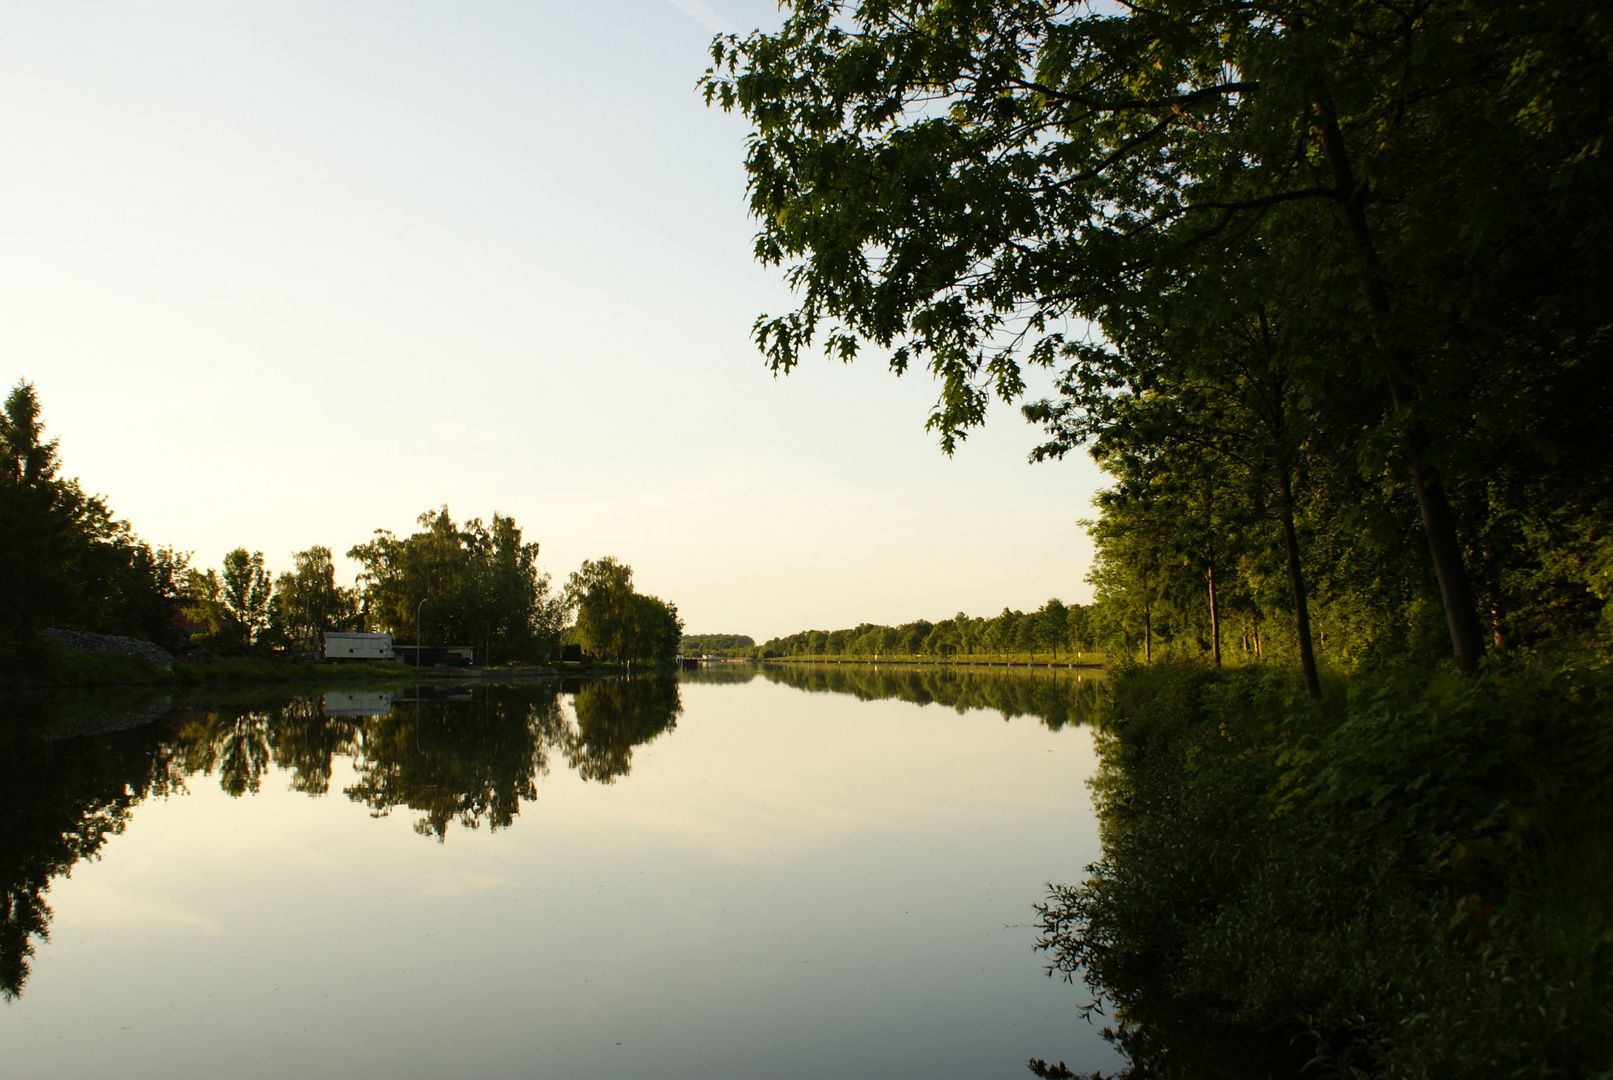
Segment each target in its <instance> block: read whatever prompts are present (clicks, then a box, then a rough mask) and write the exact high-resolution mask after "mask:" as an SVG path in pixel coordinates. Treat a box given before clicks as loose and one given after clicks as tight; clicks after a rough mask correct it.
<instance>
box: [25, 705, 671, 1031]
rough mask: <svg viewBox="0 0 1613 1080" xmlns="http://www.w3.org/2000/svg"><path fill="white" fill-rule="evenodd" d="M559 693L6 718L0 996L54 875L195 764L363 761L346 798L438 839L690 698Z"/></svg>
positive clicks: (45, 919)
mask: <svg viewBox="0 0 1613 1080" xmlns="http://www.w3.org/2000/svg"><path fill="white" fill-rule="evenodd" d="M559 698H560V691H559V689H558V688H557V687H555V686H553V685H539V686H528V687H519V688H511V687H500V688H483V689H480V690H478V691H477V692H476V694H475V697H474V699H473V700H463V701H432V700H430V699H429V698H428V699H425V700H421V701H418V702H416V701H410V700H408V698H407V697H405V698H403V699H401V700H399V701H398V702H396V704H395V705H394V707H393V708H392V710H391V713H390V714H389V715H387V716H376V717H368V718H364V719H362V720H353V719H344V718H338V717H329V716H326V715H325V714H324V709H323V703H322V700H321V698H320V697H319V696H317V695H314V696H308V695H304V696H300V697H294V698H290V699H285V698H280V699H278V700H274V699H270V700H268V701H265V700H264V699H262V698H261V697H259V698H257V699H255V700H249V701H247V702H246V703H244V704H243V703H237V704H228V705H209V706H200V707H191V708H182V709H181V710H180V711H179V712H178V713H177V714H171V715H170V716H169V718H168V719H167V720H166V721H165V722H162V723H145V724H144V725H143V726H138V727H130V728H128V729H127V730H121V731H111V732H102V733H100V734H91V735H83V736H80V737H74V738H70V739H61V740H58V741H56V742H52V741H49V740H47V739H45V738H43V737H42V732H46V731H67V730H75V731H76V730H86V729H88V730H91V731H94V730H98V728H99V726H101V725H104V724H106V723H107V722H108V720H107V717H106V716H102V715H101V713H102V712H105V711H106V710H105V709H102V710H101V711H100V712H97V711H96V709H94V708H91V709H90V710H89V712H88V713H84V715H82V716H80V715H78V714H77V713H74V714H73V715H70V716H66V717H65V718H64V716H63V715H57V714H56V713H48V715H47V714H44V713H42V714H41V717H36V718H35V721H36V722H29V723H24V722H22V721H20V720H18V721H16V722H10V721H11V720H12V719H13V718H8V722H7V723H5V724H0V820H3V821H4V822H5V827H4V828H3V829H0V996H3V997H4V998H6V999H8V1000H9V999H11V998H15V997H16V996H17V995H18V994H19V993H21V990H22V986H23V983H24V982H25V981H26V980H27V978H28V973H29V959H30V957H32V956H33V954H34V945H35V942H36V941H39V940H46V939H48V935H49V925H50V917H51V912H50V907H49V905H47V904H46V903H45V899H44V896H45V893H46V890H47V889H48V888H49V885H50V882H51V880H52V879H53V878H55V877H58V876H60V875H63V874H67V873H69V872H70V871H71V869H72V867H73V866H74V864H76V863H77V862H78V861H79V860H81V859H91V858H96V857H98V856H99V854H100V852H101V850H102V848H103V847H104V846H105V844H106V842H107V840H108V839H109V838H110V837H112V836H114V835H116V834H117V833H120V832H122V831H123V828H124V826H125V824H126V823H127V821H128V819H129V814H130V810H131V808H132V807H133V806H135V805H136V804H137V803H139V802H140V801H141V800H142V799H145V798H147V797H150V796H152V795H165V794H167V793H169V792H170V791H173V790H176V789H177V790H182V789H183V785H184V781H185V778H187V777H190V776H194V775H198V774H201V775H207V776H213V775H217V777H218V782H219V786H220V787H221V788H222V789H223V790H224V791H225V792H227V793H229V794H230V795H232V796H235V797H240V796H242V795H247V794H254V793H256V792H258V791H260V790H261V788H262V786H263V783H264V779H265V777H266V776H267V775H268V774H269V773H270V772H271V771H272V770H273V769H275V768H278V769H280V770H282V771H284V772H287V773H289V774H290V787H291V789H292V790H294V791H299V792H304V793H306V794H309V795H323V794H325V793H327V792H328V791H329V790H330V785H331V779H332V773H333V764H334V761H335V759H336V758H337V757H341V756H349V757H351V758H352V761H353V768H354V771H355V772H356V773H357V779H356V780H355V781H354V782H353V783H352V784H351V785H350V786H348V787H347V788H345V789H344V791H345V793H346V795H347V796H348V797H349V798H351V799H354V800H355V801H358V802H362V803H364V804H365V805H366V806H368V807H369V808H370V810H371V811H372V812H373V813H374V814H376V815H377V816H381V815H384V814H387V813H390V812H391V811H392V810H393V809H395V808H396V807H399V806H406V807H408V808H409V809H410V810H413V811H416V812H418V813H419V814H420V815H421V816H420V818H419V820H418V821H417V822H416V824H415V831H416V832H419V833H421V834H422V835H425V836H435V837H436V838H437V839H438V840H439V841H442V840H443V839H444V838H445V837H446V836H447V832H448V829H449V827H450V826H451V825H452V824H453V823H454V822H455V821H457V822H459V823H460V824H461V825H463V826H465V827H467V828H477V827H478V826H479V825H480V824H481V822H483V821H486V822H487V823H488V826H489V828H491V829H499V828H503V827H505V826H507V825H509V824H511V823H512V822H513V821H514V820H515V817H516V815H517V814H518V813H519V811H520V808H521V803H522V802H523V801H526V802H531V801H532V800H534V799H536V798H537V794H538V792H537V779H538V777H539V776H541V775H544V774H546V773H547V772H548V771H549V754H550V752H551V751H553V750H559V751H560V752H561V753H563V754H564V755H565V757H566V759H567V760H568V762H569V763H570V764H571V766H572V767H573V768H575V769H576V770H577V772H578V773H579V774H580V775H581V776H582V777H584V778H585V779H588V780H597V781H600V782H603V783H609V782H611V781H612V780H614V779H615V778H617V777H619V776H625V775H627V773H628V771H629V769H630V768H631V766H632V753H633V747H635V746H638V745H640V744H643V743H645V742H648V741H650V740H651V739H654V738H655V737H656V736H658V735H660V734H661V733H662V732H664V731H667V730H670V729H671V728H672V727H673V726H674V725H675V723H676V720H677V716H678V714H679V713H680V712H682V705H681V703H680V701H679V697H678V688H677V683H676V682H675V681H674V680H672V679H670V678H662V679H634V680H632V681H631V682H607V683H593V684H589V685H585V686H583V687H582V688H581V689H579V690H578V691H577V693H576V695H575V699H574V708H575V711H576V717H577V720H576V724H575V725H573V724H572V723H571V722H570V721H569V720H568V718H567V716H566V713H565V712H564V711H563V710H562V709H561V708H560V704H559ZM108 707H109V708H112V709H113V711H114V712H117V711H118V709H119V706H118V705H117V704H115V703H114V704H113V705H111V706H108ZM165 707H166V706H165ZM125 711H126V710H125ZM47 712H48V710H47ZM58 712H59V710H58ZM79 712H83V710H82V709H80V710H79ZM108 715H111V714H108ZM116 719H117V718H116V717H114V718H113V720H114V721H116Z"/></svg>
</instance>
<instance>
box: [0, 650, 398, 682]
mask: <svg viewBox="0 0 1613 1080" xmlns="http://www.w3.org/2000/svg"><path fill="white" fill-rule="evenodd" d="M412 676H413V669H411V668H409V667H406V666H404V665H403V664H397V663H392V662H387V661H377V662H374V663H358V664H294V663H285V662H281V661H275V660H263V659H258V658H254V657H242V658H235V659H228V660H208V661H196V662H193V661H186V660H175V661H174V663H173V665H172V667H169V666H165V665H162V664H155V663H152V662H151V661H149V660H145V659H142V658H141V657H138V656H126V655H123V654H121V653H83V652H69V651H68V650H66V649H63V648H61V647H59V646H56V645H45V646H43V647H41V648H39V649H37V650H36V651H34V652H33V653H31V654H30V655H29V656H27V657H26V658H24V659H20V660H18V661H17V662H15V663H13V664H12V665H11V666H10V668H9V670H7V671H6V672H5V673H4V674H3V675H0V687H10V688H24V687H35V688H37V687H71V686H194V685H201V684H214V683H313V682H322V683H323V682H329V683H344V682H376V681H395V680H398V679H408V678H411V677H412Z"/></svg>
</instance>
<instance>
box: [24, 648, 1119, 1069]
mask: <svg viewBox="0 0 1613 1080" xmlns="http://www.w3.org/2000/svg"><path fill="white" fill-rule="evenodd" d="M682 700H683V706H684V712H683V714H682V715H681V716H680V717H679V718H678V720H677V726H676V728H675V729H674V730H671V731H669V732H666V733H664V734H662V735H661V736H660V737H659V738H656V739H654V740H652V741H650V742H647V743H643V744H641V745H638V746H637V747H635V748H634V749H633V754H632V765H631V773H630V775H627V776H622V777H618V778H617V779H616V780H615V782H614V783H611V784H599V783H587V782H584V781H582V780H581V779H579V778H578V776H577V775H576V774H575V773H573V772H572V771H570V770H569V769H567V768H566V766H565V762H564V759H563V756H562V755H558V754H551V755H550V756H549V761H550V770H551V771H550V772H549V774H548V775H546V776H543V777H540V778H539V780H538V785H537V787H538V801H537V803H536V804H535V805H531V804H526V805H523V807H522V810H521V813H520V814H519V816H518V817H516V818H515V820H514V822H513V823H512V824H511V825H510V826H509V827H508V828H505V829H501V830H500V831H498V832H497V833H490V831H489V830H488V829H487V828H485V827H483V828H479V829H475V830H469V829H464V828H461V827H459V826H457V825H455V826H453V827H451V829H450V830H449V832H448V833H447V836H446V841H445V842H444V843H441V844H439V843H437V842H436V841H435V840H434V839H430V838H426V837H422V836H420V835H417V834H416V832H415V831H413V827H412V826H413V822H414V821H415V820H417V818H418V816H419V815H417V814H414V813H412V812H410V811H409V810H408V809H407V808H401V807H400V808H399V809H397V810H395V811H394V812H393V813H392V814H391V815H390V816H388V817H384V818H380V819H376V818H372V817H371V816H370V813H369V810H368V809H367V808H366V807H364V806H363V805H361V804H358V803H355V802H353V801H351V800H349V799H348V798H347V797H345V796H344V795H343V794H342V793H341V792H342V790H343V788H345V787H348V786H350V785H351V784H352V783H353V782H354V779H355V777H354V775H353V773H352V770H351V766H350V764H349V763H348V761H347V759H345V758H338V759H337V763H336V767H335V772H334V774H333V775H332V777H331V784H330V791H331V792H332V794H330V795H327V796H324V797H321V798H310V797H308V796H307V795H303V794H300V793H296V792H292V791H290V790H288V786H287V776H286V774H283V773H273V774H271V775H269V776H268V777H267V778H266V779H265V781H264V783H263V786H262V791H261V793H260V794H258V795H256V796H247V797H244V798H241V799H232V798H230V797H228V796H227V795H225V794H224V793H223V792H221V791H220V789H219V786H218V782H217V779H216V777H213V778H210V777H206V776H201V775H198V776H194V777H192V778H191V779H190V780H189V781H188V787H189V790H190V794H188V795H180V796H175V797H173V798H170V799H168V800H166V801H161V800H154V801H152V802H149V803H146V804H143V805H141V806H139V807H138V808H136V810H135V812H134V815H133V820H132V822H131V824H130V826H129V828H128V831H127V832H126V833H125V834H124V835H123V836H120V837H115V838H113V839H112V840H111V841H110V842H109V843H108V844H107V846H106V847H105V848H104V849H103V854H104V859H103V861H101V862H96V863H80V864H79V865H78V866H77V867H75V869H74V871H73V874H72V877H71V878H70V879H65V880H58V881H57V882H56V883H55V885H54V886H53V888H52V890H51V892H50V894H49V900H50V902H51V906H52V907H53V909H54V911H55V918H54V920H53V924H52V940H51V941H50V942H49V943H46V944H41V945H40V946H39V948H38V954H37V956H36V957H35V960H34V963H33V975H32V976H31V978H30V979H29V982H28V984H27V986H26V987H25V989H24V991H23V994H22V996H21V998H20V999H18V1000H17V1001H15V1002H13V1003H11V1004H10V1005H9V1006H5V1007H4V1008H0V1074H4V1075H6V1076H35V1075H38V1076H52V1077H75V1076H101V1075H110V1074H113V1073H115V1074H117V1075H120V1076H132V1077H137V1076H158V1075H161V1076H165V1077H166V1076H200V1075H214V1074H222V1073H229V1074H232V1075H238V1076H281V1075H286V1074H287V1073H288V1072H289V1071H292V1070H295V1072H296V1073H297V1074H299V1075H309V1076H321V1075H332V1076H335V1075H344V1076H345V1075H383V1074H384V1075H388V1076H441V1075H466V1076H497V1075H519V1076H561V1075H579V1076H622V1075H628V1074H641V1075H653V1076H671V1077H679V1076H691V1077H692V1076H718V1077H721V1076H763V1075H765V1076H800V1077H823V1076H869V1077H872V1076H880V1077H893V1076H894V1077H900V1076H925V1077H952V1076H959V1077H963V1076H967V1077H994V1076H1001V1077H1021V1076H1028V1075H1029V1074H1028V1073H1027V1072H1026V1071H1025V1065H1024V1063H1025V1060H1026V1059H1027V1058H1028V1057H1031V1056H1037V1057H1046V1058H1049V1059H1051V1060H1058V1059H1060V1058H1063V1059H1064V1060H1065V1061H1067V1062H1068V1063H1069V1064H1070V1065H1071V1066H1072V1067H1078V1068H1083V1069H1086V1068H1096V1067H1103V1068H1105V1069H1106V1070H1107V1069H1108V1068H1110V1067H1112V1065H1113V1063H1114V1062H1115V1060H1116V1059H1115V1056H1114V1055H1113V1054H1112V1052H1111V1051H1109V1050H1108V1048H1107V1047H1105V1046H1104V1045H1103V1044H1102V1042H1101V1040H1100V1039H1099V1038H1098V1036H1097V1033H1096V1030H1095V1029H1094V1028H1091V1027H1089V1026H1088V1025H1087V1024H1085V1023H1084V1022H1082V1021H1080V1020H1079V1019H1078V1018H1077V1016H1076V1006H1077V1005H1079V1004H1081V1003H1082V1001H1084V1000H1085V999H1084V997H1083V993H1084V991H1083V990H1082V989H1078V988H1071V987H1067V986H1064V985H1063V984H1061V983H1058V982H1056V981H1052V980H1049V979H1048V978H1047V977H1046V976H1045V975H1044V974H1043V973H1042V970H1041V965H1040V962H1039V958H1038V957H1037V956H1036V955H1035V954H1033V953H1032V952H1031V942H1032V938H1033V931H1032V930H1031V929H1030V928H1029V927H1028V926H1027V925H1025V924H1028V923H1029V922H1030V921H1031V919H1032V917H1033V913H1032V911H1031V904H1032V903H1033V902H1034V901H1036V900H1038V899H1040V898H1041V896H1042V894H1043V891H1044V889H1043V883H1044V882H1046V881H1047V880H1049V879H1055V880H1070V879H1074V878H1077V877H1078V876H1079V875H1080V873H1081V868H1082V867H1083V866H1084V865H1085V864H1086V863H1088V862H1090V861H1092V860H1093V859H1095V858H1096V857H1097V855H1098V841H1097V831H1096V823H1095V821H1094V819H1093V818H1092V816H1091V812H1090V808H1089V802H1088V797H1087V792H1086V789H1085V787H1084V784H1083V781H1084V780H1085V778H1086V777H1087V776H1088V775H1090V773H1091V771H1092V769H1093V767H1094V757H1093V753H1092V745H1091V736H1090V733H1089V731H1088V730H1087V729H1085V728H1080V727H1073V726H1072V727H1067V728H1065V729H1064V730H1062V731H1057V732H1055V731H1049V730H1048V728H1047V727H1046V726H1044V725H1043V724H1041V723H1039V722H1037V721H1036V720H1035V719H1034V718H1032V717H1020V718H1018V719H1015V720H1013V721H1011V722H1004V721H1003V720H1002V719H1001V718H1000V717H999V716H998V715H996V714H994V713H988V712H979V711H974V712H968V713H966V714H963V715H959V714H958V713H956V712H955V711H953V710H951V709H946V708H941V707H935V706H931V707H927V708H920V707H917V706H915V705H912V704H908V703H906V702H902V701H893V700H884V701H858V700H856V699H854V698H852V697H848V696H845V695H843V694H831V693H814V694H804V693H801V692H798V691H796V690H793V689H789V688H787V687H785V686H781V685H777V684H774V683H771V682H767V681H765V680H761V679H757V680H755V681H752V682H748V683H744V684H739V685H712V684H701V683H692V684H685V685H684V686H683V687H682ZM568 712H569V708H568ZM428 734H429V732H428Z"/></svg>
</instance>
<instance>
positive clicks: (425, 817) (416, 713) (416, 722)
mask: <svg viewBox="0 0 1613 1080" xmlns="http://www.w3.org/2000/svg"><path fill="white" fill-rule="evenodd" d="M565 742H566V724H565V719H564V716H563V714H562V713H561V711H560V709H559V706H558V704H557V696H556V693H555V691H554V690H553V689H551V688H548V687H531V688H522V689H520V690H505V691H502V692H500V693H496V694H494V693H487V692H484V693H483V694H481V695H480V696H478V697H476V698H475V699H474V700H469V701H431V700H429V699H427V700H423V701H408V700H407V699H404V700H400V701H399V702H398V704H397V707H395V708H394V709H393V711H392V713H391V715H389V716H385V717H374V718H371V719H370V720H369V721H368V722H366V723H365V724H364V727H363V730H362V732H361V733H360V735H359V738H358V742H357V747H356V750H355V753H354V758H353V767H354V769H355V770H356V771H357V772H358V776H359V778H358V780H357V782H355V783H354V784H352V785H351V786H349V787H348V788H346V789H345V791H346V793H347V796H348V797H349V798H351V799H353V800H355V801H357V802H362V803H364V804H365V805H366V806H368V807H369V808H370V811H371V812H372V813H373V814H374V815H375V816H377V817H380V816H383V815H385V814H388V813H390V812H391V811H392V810H393V808H395V807H398V806H407V807H408V808H409V809H411V810H416V811H419V812H420V813H421V815H422V816H421V818H420V820H419V821H417V822H416V823H415V832H417V833H419V834H421V835H422V836H435V837H436V838H437V839H438V841H439V842H440V841H442V840H443V839H444V838H445V837H446V836H447V832H448V826H449V825H450V824H451V823H453V822H454V821H458V822H459V823H460V824H461V825H463V826H465V827H466V828H471V829H474V828H476V827H477V826H478V825H480V823H481V822H482V821H484V820H485V821H486V822H487V823H488V827H489V828H490V829H494V830H497V829H500V828H503V827H505V826H507V825H509V824H510V823H511V822H512V821H514V820H515V816H516V814H517V813H519V812H520V808H521V802H522V800H526V801H527V802H531V801H533V800H535V799H537V797H538V788H537V778H538V777H539V776H540V775H543V774H545V773H547V772H548V771H549V763H548V756H547V749H548V748H549V747H550V746H554V745H562V744H564V743H565Z"/></svg>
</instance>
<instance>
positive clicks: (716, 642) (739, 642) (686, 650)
mask: <svg viewBox="0 0 1613 1080" xmlns="http://www.w3.org/2000/svg"><path fill="white" fill-rule="evenodd" d="M755 647H756V639H755V638H753V637H751V636H749V635H748V634H684V635H683V638H682V640H681V641H679V642H678V651H679V652H680V653H682V654H683V655H685V656H705V655H707V654H711V655H719V656H720V655H728V654H735V655H738V654H740V652H741V650H746V649H753V648H755Z"/></svg>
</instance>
